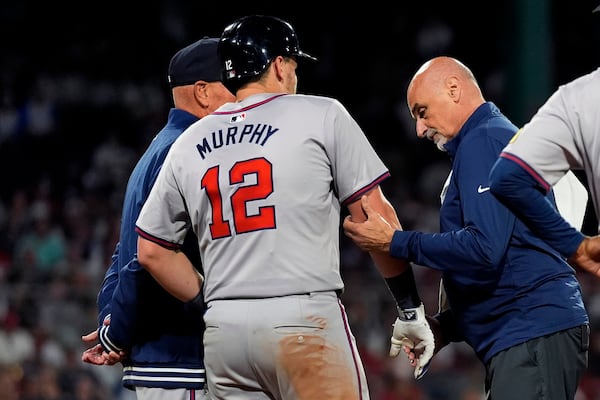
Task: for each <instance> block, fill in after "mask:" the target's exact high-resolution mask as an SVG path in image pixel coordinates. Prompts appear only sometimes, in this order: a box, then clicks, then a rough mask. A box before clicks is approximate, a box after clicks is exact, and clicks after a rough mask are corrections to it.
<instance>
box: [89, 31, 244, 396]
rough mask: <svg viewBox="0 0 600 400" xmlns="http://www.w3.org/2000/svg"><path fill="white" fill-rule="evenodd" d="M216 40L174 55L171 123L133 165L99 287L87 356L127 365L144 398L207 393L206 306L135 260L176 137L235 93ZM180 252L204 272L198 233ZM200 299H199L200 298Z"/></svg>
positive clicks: (129, 384) (128, 383) (130, 383)
mask: <svg viewBox="0 0 600 400" xmlns="http://www.w3.org/2000/svg"><path fill="white" fill-rule="evenodd" d="M217 44H218V39H216V38H203V39H200V40H199V41H197V42H195V43H193V44H191V45H189V46H187V47H185V48H183V49H181V50H179V51H178V52H177V53H176V54H175V55H174V56H173V58H172V59H171V61H170V63H169V70H168V81H169V85H170V87H171V88H172V95H173V102H174V106H175V107H174V108H171V110H170V112H169V117H168V121H167V123H166V125H165V126H164V127H163V128H162V130H161V131H160V132H159V133H158V134H157V135H156V137H155V138H154V140H153V141H152V142H151V143H150V145H149V147H148V148H147V150H146V152H145V153H144V154H143V155H142V157H141V158H140V160H139V161H138V163H137V165H136V167H135V169H134V170H133V172H132V174H131V176H130V178H129V182H128V184H127V189H126V192H125V198H124V202H123V209H122V216H121V232H120V239H119V243H118V244H117V246H116V248H115V252H114V254H113V256H112V263H111V265H110V267H109V268H108V270H107V272H106V275H105V278H104V282H103V284H102V288H101V289H100V292H99V293H98V310H99V314H98V325H99V328H98V330H97V331H94V332H92V333H90V334H88V335H85V336H83V337H82V339H83V340H84V342H93V341H95V340H96V339H98V340H99V342H100V343H99V344H97V345H95V346H94V347H92V348H90V349H88V350H86V351H85V352H84V353H83V355H82V360H83V361H84V362H88V363H91V364H96V365H113V364H115V363H118V362H122V364H123V386H124V387H126V388H128V389H132V390H135V392H136V396H137V399H139V400H142V399H146V400H151V399H152V400H156V399H166V400H192V399H204V398H206V393H205V391H204V387H205V372H204V363H203V356H204V347H203V344H202V340H203V332H204V322H203V320H202V314H203V311H204V310H203V309H202V307H198V306H197V305H196V304H195V303H194V302H190V303H183V302H181V301H179V300H177V299H176V298H174V297H172V296H171V295H170V294H168V293H167V292H166V291H165V290H164V289H163V288H162V287H161V286H160V285H159V284H158V283H157V282H156V281H155V280H154V279H153V277H152V276H151V275H150V274H149V273H148V272H147V271H146V270H145V269H144V268H142V267H141V266H140V265H139V264H138V262H137V258H136V256H135V255H136V254H135V253H136V251H137V233H136V232H135V230H134V229H135V221H136V220H137V217H138V214H139V212H140V210H141V208H142V205H143V204H144V202H145V201H146V198H147V196H148V194H149V193H150V189H151V188H152V185H153V184H154V181H155V180H156V177H157V175H158V172H159V170H160V168H161V166H162V164H163V161H164V159H165V157H166V155H167V152H168V151H169V149H170V147H171V145H172V144H173V142H174V141H175V140H176V139H177V138H178V137H179V135H181V133H182V132H183V131H184V130H185V129H186V128H187V127H188V126H190V125H191V124H193V123H194V122H196V121H198V120H199V119H200V118H202V117H204V116H206V115H208V114H210V113H211V112H213V111H214V110H215V109H217V108H218V107H219V106H221V105H222V104H224V103H226V102H229V101H233V100H234V99H235V97H234V96H233V95H232V94H231V93H230V92H229V91H228V90H227V89H226V88H225V86H223V84H222V83H221V66H220V62H219V58H218V54H217ZM183 252H184V253H185V254H186V255H187V257H188V258H189V259H190V260H192V261H193V263H194V265H195V266H196V268H197V269H198V270H199V271H200V272H201V263H200V256H199V251H198V244H197V240H196V238H195V235H194V234H193V233H192V232H191V231H190V235H188V237H186V240H185V244H184V247H183ZM196 300H198V301H199V302H200V303H201V301H200V300H201V299H196Z"/></svg>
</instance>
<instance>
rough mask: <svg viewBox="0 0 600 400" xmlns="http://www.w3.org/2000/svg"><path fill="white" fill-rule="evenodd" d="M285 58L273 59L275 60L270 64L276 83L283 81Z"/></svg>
mask: <svg viewBox="0 0 600 400" xmlns="http://www.w3.org/2000/svg"><path fill="white" fill-rule="evenodd" d="M284 64H285V58H283V57H282V56H277V57H275V59H273V62H272V63H271V65H272V66H273V69H274V71H275V76H276V77H277V80H278V81H281V80H283V78H284V76H285V73H284V68H285V65H284Z"/></svg>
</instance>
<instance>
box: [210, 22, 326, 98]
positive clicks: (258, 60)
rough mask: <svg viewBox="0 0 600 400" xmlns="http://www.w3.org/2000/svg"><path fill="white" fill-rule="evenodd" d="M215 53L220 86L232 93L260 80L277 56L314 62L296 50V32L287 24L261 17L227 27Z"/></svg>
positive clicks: (297, 46) (311, 57) (298, 48)
mask: <svg viewBox="0 0 600 400" xmlns="http://www.w3.org/2000/svg"><path fill="white" fill-rule="evenodd" d="M218 51H219V56H220V58H221V62H222V65H223V83H224V84H225V86H226V87H227V88H228V89H229V90H230V91H231V92H232V93H235V91H237V89H238V88H239V87H240V86H242V85H243V84H244V83H246V82H248V81H250V80H252V78H253V77H258V76H260V75H261V74H262V73H263V72H264V71H265V70H266V69H267V67H268V66H269V64H270V63H271V61H272V60H273V59H274V58H275V57H277V56H286V57H291V56H293V57H295V58H296V59H297V60H298V59H300V58H306V59H310V60H313V61H316V58H315V57H313V56H311V55H308V54H306V53H304V52H303V51H302V50H300V46H299V43H298V37H297V36H296V32H295V31H294V28H293V27H292V26H291V25H290V24H289V23H288V22H286V21H284V20H282V19H280V18H277V17H271V16H265V15H250V16H246V17H242V18H240V19H238V20H236V21H234V22H233V23H232V24H230V25H228V26H227V27H226V28H225V30H224V31H223V33H222V34H221V38H220V40H219V46H218Z"/></svg>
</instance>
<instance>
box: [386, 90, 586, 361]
mask: <svg viewBox="0 0 600 400" xmlns="http://www.w3.org/2000/svg"><path fill="white" fill-rule="evenodd" d="M516 131H517V128H516V126H514V125H513V124H512V123H511V122H510V121H509V120H508V119H507V118H506V117H505V116H504V115H503V114H502V113H501V112H500V110H499V109H498V108H497V107H496V106H495V105H494V104H493V103H491V102H486V103H484V104H482V105H481V106H480V107H479V108H478V109H477V110H476V111H475V112H474V113H473V114H472V115H471V117H470V118H469V119H468V120H467V121H466V123H465V124H464V126H463V127H462V129H461V130H460V132H459V133H458V134H457V136H455V137H454V138H453V139H452V140H450V141H449V142H448V143H446V145H445V148H446V150H447V151H448V154H449V155H450V157H451V158H452V176H451V179H450V182H449V186H448V190H447V193H446V195H445V197H444V201H443V203H442V206H441V209H440V233H421V232H414V231H396V232H395V234H394V237H393V240H392V243H391V246H390V252H391V254H392V255H393V256H395V257H398V258H404V259H408V260H410V261H412V262H414V263H416V264H418V265H421V266H426V267H430V268H433V269H436V270H439V271H441V273H442V280H443V282H444V288H445V290H446V294H447V296H448V301H449V304H450V308H451V310H452V313H453V316H454V323H455V327H454V330H455V331H456V332H459V334H460V335H461V339H464V340H465V341H466V342H467V343H468V344H469V345H471V346H472V347H473V349H474V350H475V352H476V353H477V356H478V357H479V358H480V359H481V360H482V362H484V363H486V362H487V361H489V359H490V358H491V357H492V356H494V355H495V354H497V353H498V352H500V351H502V350H504V349H507V348H509V347H512V346H514V345H517V344H521V343H524V342H526V341H528V340H530V339H533V338H537V337H541V336H544V335H547V334H551V333H554V332H558V331H561V330H564V329H568V328H572V327H575V326H578V325H582V324H585V323H588V316H587V312H586V310H585V308H584V304H583V300H582V294H581V288H580V285H579V282H578V281H577V279H576V276H575V271H574V269H573V268H572V267H571V266H570V265H569V264H568V263H567V262H566V260H565V259H564V258H563V257H562V256H561V255H560V254H558V253H557V252H556V251H555V250H553V249H552V248H551V247H550V246H549V245H548V244H547V243H546V242H544V241H543V240H541V239H540V238H538V237H536V236H535V235H534V234H533V233H532V232H531V231H530V230H529V229H528V228H527V227H526V226H525V224H524V223H523V222H522V221H521V220H519V219H517V217H516V216H515V215H514V214H512V213H511V212H510V211H509V210H508V209H507V208H506V207H505V206H503V205H502V204H501V203H500V202H499V201H498V200H497V199H496V198H495V197H494V196H493V194H492V193H490V191H489V177H488V176H489V172H490V170H491V168H492V166H493V165H494V163H495V161H496V160H497V159H498V156H499V154H500V152H501V151H502V149H503V148H504V146H506V144H507V143H508V141H509V140H510V139H511V138H512V136H513V135H514V134H515V133H516ZM547 200H548V201H551V202H552V204H553V205H554V206H556V205H555V204H554V197H553V193H552V192H550V193H549V194H548V197H547Z"/></svg>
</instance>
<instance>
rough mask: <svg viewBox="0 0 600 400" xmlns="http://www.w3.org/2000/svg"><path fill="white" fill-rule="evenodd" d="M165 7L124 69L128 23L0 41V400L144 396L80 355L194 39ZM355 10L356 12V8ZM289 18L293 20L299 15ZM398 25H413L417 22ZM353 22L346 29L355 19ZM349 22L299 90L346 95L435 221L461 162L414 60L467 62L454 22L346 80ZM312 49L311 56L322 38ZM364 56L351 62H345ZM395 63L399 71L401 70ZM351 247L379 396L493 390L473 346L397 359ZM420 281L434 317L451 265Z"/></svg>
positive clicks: (598, 360)
mask: <svg viewBox="0 0 600 400" xmlns="http://www.w3.org/2000/svg"><path fill="white" fill-rule="evenodd" d="M159 3H160V2H159ZM167 3H169V2H164V3H160V4H162V7H163V8H162V9H161V10H162V11H163V13H162V14H161V15H164V18H163V20H160V23H157V25H158V26H161V27H162V28H161V29H162V30H158V32H157V33H155V36H153V38H161V37H162V38H168V40H167V39H163V40H162V41H158V40H157V41H154V42H151V43H146V46H147V47H145V50H147V53H148V54H150V55H151V57H150V56H149V55H148V54H146V55H145V57H136V54H134V55H133V56H132V55H129V57H131V58H130V59H128V60H127V62H126V64H127V67H126V68H125V67H123V65H116V66H115V65H111V66H110V68H109V67H108V66H107V64H106V61H105V60H104V57H105V56H109V57H111V60H112V61H113V62H114V63H116V64H121V63H122V60H119V59H116V58H118V57H119V56H120V55H121V53H119V52H116V50H114V49H112V47H111V46H115V47H117V46H120V47H118V48H119V49H122V48H125V47H127V46H128V45H130V44H132V43H134V42H135V40H136V39H139V38H138V37H137V36H134V37H133V38H132V39H130V40H131V42H128V41H127V40H126V39H124V38H123V37H122V36H119V35H117V34H114V35H108V36H106V37H105V36H102V37H101V38H100V37H96V36H88V37H86V36H82V37H75V38H72V41H71V42H70V43H71V44H70V45H69V44H66V43H63V44H64V48H61V49H56V52H58V55H59V56H60V57H57V59H54V58H52V56H53V53H54V50H53V49H52V47H51V46H50V47H49V48H48V44H49V43H45V42H43V41H42V45H40V46H44V49H41V48H38V49H36V50H38V52H36V55H38V56H39V55H40V54H39V53H40V52H41V54H42V55H43V60H44V62H40V59H39V57H38V58H37V59H33V58H32V57H30V56H31V55H32V52H27V51H24V50H23V49H22V48H19V46H15V47H7V48H6V49H3V50H6V51H4V54H3V57H4V60H3V66H2V70H1V71H0V73H1V75H0V171H1V172H0V173H1V175H0V176H1V179H0V182H1V183H2V189H1V192H0V400H16V399H23V400H55V399H60V400H105V399H117V400H125V399H133V398H134V395H133V393H132V392H130V391H126V390H124V389H122V387H121V382H120V379H121V369H120V366H118V365H117V366H112V367H97V366H90V365H86V364H84V363H82V362H81V359H80V356H81V352H82V351H83V350H84V349H85V348H86V346H85V345H84V344H83V343H82V342H81V335H82V334H85V333H88V332H90V331H92V330H94V329H95V328H96V326H97V309H96V295H97V293H98V289H99V288H100V285H101V282H102V279H103V276H104V272H105V270H106V268H107V267H108V265H109V262H110V256H111V254H112V252H113V250H114V246H115V244H116V242H117V240H118V230H119V217H120V210H121V203H122V200H123V194H124V191H125V185H126V182H127V178H128V176H129V173H130V171H131V170H132V168H133V166H134V164H135V162H136V161H137V158H138V157H139V156H140V155H141V154H142V152H143V150H144V149H145V147H146V146H147V145H148V143H149V142H150V140H152V137H153V136H154V135H155V134H156V133H157V132H158V130H159V129H160V128H161V127H162V124H163V123H164V122H165V121H166V115H167V112H168V109H169V107H171V102H170V95H169V93H168V91H167V90H166V82H165V71H166V65H167V63H168V59H169V57H170V55H171V53H172V52H174V51H175V50H176V49H177V48H179V47H180V46H182V45H184V44H187V43H188V42H191V41H192V39H195V37H196V36H194V35H193V34H191V33H189V32H187V33H185V32H181V29H179V30H178V29H176V27H177V26H179V25H183V24H182V23H181V19H177V18H175V17H176V15H177V13H174V11H173V10H171V9H167V8H165V7H166V5H167ZM176 3H177V2H174V3H171V4H176ZM151 4H154V3H151ZM8 9H9V11H11V12H13V13H14V14H15V15H16V17H15V18H14V21H13V22H19V21H20V16H21V13H22V12H23V10H20V9H18V7H17V6H16V5H13V7H12V8H10V7H8ZM40 15H42V16H43V15H44V13H43V12H42V13H41V14H40ZM366 16H369V14H368V13H367V15H366ZM284 17H287V16H285V15H284ZM38 18H41V17H38ZM180 18H182V17H181V15H180ZM354 18H355V19H354V20H353V21H355V22H356V20H358V19H359V17H358V16H355V17H354ZM227 19H229V18H227ZM288 19H289V20H291V21H295V20H296V18H294V16H289V17H288ZM7 21H11V20H10V16H9V14H8V13H7V14H5V15H4V17H2V20H1V21H0V22H3V23H6V22H7ZM301 21H306V20H299V21H298V22H297V23H296V25H297V26H299V27H300V26H301V23H300V22H301ZM89 22H90V21H78V22H77V23H76V24H75V28H77V29H82V26H83V25H85V23H89ZM153 22H157V21H153ZM396 22H398V26H401V23H402V22H406V19H404V20H402V21H396ZM97 24H98V22H96V24H93V26H94V27H96V26H98V25H97ZM219 24H220V22H219ZM339 24H340V27H341V26H342V25H343V24H342V23H341V22H340V23H339ZM4 26H6V25H4ZM217 26H218V27H219V28H221V27H222V25H217ZM344 26H345V29H346V30H349V29H351V26H352V25H350V26H346V25H344ZM337 28H338V27H336V26H334V27H331V26H330V27H329V30H328V29H326V27H323V30H324V32H325V33H323V34H322V35H321V36H319V37H318V40H319V44H320V46H321V47H320V49H321V50H320V52H321V54H322V56H321V57H320V58H321V62H320V64H319V66H318V67H316V72H310V71H309V70H308V68H306V69H303V70H300V71H299V75H300V83H299V91H300V92H302V91H307V92H317V91H318V92H319V94H325V95H331V96H333V97H338V98H340V100H342V102H344V103H345V104H346V105H347V106H348V108H349V110H350V111H351V112H352V113H353V114H354V115H355V117H356V119H357V120H358V122H359V123H360V124H361V125H362V126H363V128H364V129H365V131H366V133H367V136H369V137H370V138H371V139H372V140H373V142H374V145H375V147H376V149H377V150H378V151H379V152H380V154H381V156H382V158H383V159H384V161H385V162H386V163H387V164H388V166H389V168H390V170H391V172H392V179H390V180H389V181H388V182H386V183H384V186H383V188H384V191H385V192H386V194H387V195H388V197H389V198H390V200H391V201H392V203H393V205H394V206H395V208H396V210H397V211H398V215H399V219H400V221H401V222H402V224H403V226H404V228H405V229H415V230H421V231H426V232H435V231H437V230H438V219H437V218H438V207H439V192H440V189H441V187H442V184H443V182H444V180H445V178H446V175H447V174H448V172H449V167H450V163H449V160H448V159H447V157H446V156H445V155H444V154H442V153H441V152H439V151H438V150H437V149H435V146H434V145H433V144H431V143H426V142H420V141H417V139H416V137H415V134H414V126H413V124H412V122H411V119H410V117H409V115H408V113H407V110H406V106H405V105H404V103H403V102H404V87H405V86H404V85H405V84H406V79H408V77H409V76H410V75H411V74H412V73H413V72H414V71H413V69H412V67H413V66H416V65H419V64H420V63H421V62H422V61H424V59H426V58H428V57H429V56H431V55H434V54H440V53H443V52H453V53H454V55H456V56H458V57H459V58H461V57H460V56H461V54H460V53H458V50H457V48H456V47H452V46H453V43H455V41H456V40H455V36H456V35H457V31H456V29H457V28H454V27H453V26H451V25H449V24H445V23H442V22H440V20H439V19H432V20H431V21H429V22H426V23H423V24H422V25H421V26H420V28H419V29H418V30H415V31H414V32H412V36H411V40H412V43H411V44H409V43H407V47H408V49H409V50H407V52H406V53H407V54H405V55H404V56H406V57H412V58H413V60H412V61H411V63H410V64H408V63H405V65H404V67H399V65H401V64H402V63H403V62H404V61H403V60H400V59H398V58H397V57H396V55H395V54H392V53H389V52H388V53H386V54H385V55H386V56H387V57H389V61H388V62H389V63H390V64H391V65H384V63H383V61H382V60H379V61H378V60H377V59H374V60H372V63H370V66H368V67H367V66H364V67H363V70H362V72H365V73H366V75H365V76H359V75H358V74H357V75H356V76H352V77H351V78H346V79H356V80H357V81H356V82H354V81H352V82H350V81H349V80H346V81H344V82H341V84H340V86H338V87H336V88H337V90H336V88H334V87H333V86H327V85H326V82H331V81H332V82H335V81H336V79H338V80H340V81H343V79H342V78H340V77H336V72H337V71H338V69H339V68H340V65H338V64H336V63H335V55H337V54H342V53H344V51H345V50H347V48H344V47H341V48H340V45H339V44H336V40H337V37H336V36H335V35H334V33H335V32H336V29H337ZM305 29H306V28H305ZM305 29H304V30H305ZM340 29H341V28H340ZM391 29H392V33H395V34H397V35H398V36H403V35H404V33H406V32H404V31H403V30H402V29H400V28H397V29H396V30H394V29H393V28H391ZM408 30H409V29H408V28H406V29H405V31H408ZM299 31H300V32H302V31H303V29H299ZM198 32H201V31H200V30H198ZM213 32H214V33H217V27H215V29H213V31H212V32H209V33H213ZM2 33H4V32H2ZM203 34H204V33H203ZM132 35H134V34H133V33H132ZM311 40H312V43H313V45H314V44H315V43H317V39H316V38H314V37H311V36H309V35H307V40H306V41H307V42H309V43H310V42H311ZM86 41H87V42H88V43H86ZM123 41H125V44H123ZM89 42H91V43H89ZM392 42H393V43H394V45H397V43H396V42H395V41H392ZM84 44H85V46H84ZM136 44H137V43H136ZM305 47H306V49H307V51H308V48H310V46H308V45H306V46H305ZM111 49H112V50H111ZM375 49H377V47H376V48H375ZM111 51H114V52H116V54H115V53H111ZM122 51H123V53H126V50H122ZM138 51H141V50H139V49H138ZM134 53H135V51H134ZM317 53H318V51H317ZM59 60H60V61H59ZM81 60H87V61H86V62H85V63H83V62H82V61H81ZM100 60H104V61H103V63H100ZM349 60H350V61H349ZM354 61H355V60H354V59H353V58H352V57H350V58H349V59H348V58H346V61H345V63H346V64H351V63H352V62H354ZM487 61H488V62H493V60H487ZM132 63H134V64H135V67H134V66H132V65H131V64H132ZM346 64H345V65H344V67H346ZM467 64H469V65H471V66H472V67H474V68H473V69H474V72H475V74H476V75H477V76H478V77H479V79H480V80H481V81H480V84H481V85H482V88H483V90H484V94H485V95H486V97H487V98H488V99H490V100H494V101H496V102H497V104H499V105H500V106H501V107H502V105H503V97H502V96H503V92H502V87H503V82H505V81H504V80H503V74H502V70H501V66H498V67H497V68H488V64H486V63H484V62H481V63H480V64H475V63H471V62H469V60H467ZM350 67H351V66H350V65H349V66H348V68H349V69H351V71H352V68H350ZM136 68H137V70H143V71H145V73H143V74H140V73H136V74H135V78H131V79H128V77H133V76H134V75H133V74H128V73H127V71H133V70H136ZM365 68H367V69H366V70H365ZM389 68H393V69H394V70H395V71H400V73H398V74H390V73H389ZM478 69H481V70H478ZM124 71H125V72H124ZM305 71H306V74H305V75H303V73H304V72H305ZM386 71H387V72H386ZM121 73H123V74H121ZM390 75H392V76H390ZM304 82H306V86H305V89H304V90H303V84H304ZM365 82H367V83H365ZM344 85H345V86H344ZM352 85H355V86H352ZM348 86H351V87H348ZM363 89H364V90H363ZM509 117H510V115H509ZM340 234H341V233H340ZM341 242H342V274H343V277H344V280H345V282H346V288H345V292H344V294H343V302H344V304H345V306H346V308H347V313H348V315H349V318H350V323H351V327H352V329H353V331H354V333H355V335H356V338H357V341H358V344H359V347H360V351H361V353H362V356H363V361H364V363H365V367H366V370H367V373H368V379H369V383H370V387H371V393H372V399H373V400H392V399H395V400H409V399H410V400H445V399H452V400H481V399H483V397H482V396H483V394H482V390H483V387H482V386H483V367H482V366H481V364H480V362H479V361H478V360H477V359H476V358H475V356H474V354H473V352H472V350H471V349H470V348H469V347H467V346H466V345H464V344H462V343H461V344H453V345H451V346H450V347H448V348H445V349H443V350H442V351H441V352H440V353H439V354H438V355H437V356H436V358H435V359H434V361H433V362H432V365H431V369H430V371H429V372H428V374H427V375H426V376H425V377H424V378H423V379H421V380H419V381H415V380H414V378H413V376H412V369H411V368H410V366H409V364H408V361H407V360H406V359H405V358H404V357H403V356H402V355H401V356H399V357H398V358H397V359H391V358H389V357H388V355H387V353H388V348H389V338H390V334H391V324H392V323H393V321H394V319H395V315H396V310H395V307H394V305H393V302H392V298H391V295H390V293H389V292H388V291H387V288H386V287H385V286H384V284H383V281H382V279H381V278H380V276H379V275H378V273H377V271H376V269H375V267H374V266H373V265H371V261H370V258H369V257H368V255H367V254H366V253H364V252H362V251H361V250H359V249H358V248H357V247H356V246H354V245H353V244H352V243H351V242H349V241H348V240H347V239H346V238H345V237H344V236H343V234H341ZM578 276H579V278H580V281H581V284H582V286H583V290H584V296H585V301H586V306H587V308H588V312H589V314H590V317H591V328H592V340H591V349H590V365H589V369H588V373H587V375H586V376H585V377H584V379H583V381H582V384H581V390H580V391H579V393H578V398H577V400H598V399H600V283H599V282H598V281H597V279H595V278H593V277H591V276H589V275H587V274H586V273H583V272H580V273H578ZM416 277H417V281H418V285H419V287H420V289H421V294H422V297H423V300H424V302H425V305H426V309H427V311H428V312H429V313H435V311H436V310H437V295H438V283H439V275H438V274H437V273H436V272H435V271H432V270H430V269H428V268H424V267H422V266H417V267H416Z"/></svg>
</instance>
